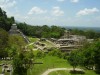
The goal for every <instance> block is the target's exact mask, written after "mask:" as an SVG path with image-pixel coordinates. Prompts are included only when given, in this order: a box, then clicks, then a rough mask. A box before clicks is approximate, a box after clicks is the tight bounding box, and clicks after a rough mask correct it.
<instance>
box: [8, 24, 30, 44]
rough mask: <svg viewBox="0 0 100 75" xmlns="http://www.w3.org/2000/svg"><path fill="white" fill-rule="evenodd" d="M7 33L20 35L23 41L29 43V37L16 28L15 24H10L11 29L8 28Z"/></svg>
mask: <svg viewBox="0 0 100 75" xmlns="http://www.w3.org/2000/svg"><path fill="white" fill-rule="evenodd" d="M9 34H10V35H19V36H22V37H23V38H24V40H25V42H27V43H29V39H28V38H27V37H26V36H25V35H24V34H23V33H22V32H21V31H20V30H19V29H18V28H17V25H16V24H12V26H11V29H10V30H9Z"/></svg>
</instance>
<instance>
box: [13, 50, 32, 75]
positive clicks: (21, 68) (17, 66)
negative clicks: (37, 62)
mask: <svg viewBox="0 0 100 75" xmlns="http://www.w3.org/2000/svg"><path fill="white" fill-rule="evenodd" d="M27 55H28V56H27ZM33 56H34V55H33V54H32V53H29V54H28V53H25V52H23V51H22V52H20V53H19V54H17V55H15V56H14V59H13V75H27V71H28V69H29V68H30V67H32V65H33V60H32V59H33V58H34V57H33Z"/></svg>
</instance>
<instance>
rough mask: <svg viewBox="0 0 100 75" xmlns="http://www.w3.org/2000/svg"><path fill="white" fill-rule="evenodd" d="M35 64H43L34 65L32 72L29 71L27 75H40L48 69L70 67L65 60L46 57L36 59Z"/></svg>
mask: <svg viewBox="0 0 100 75" xmlns="http://www.w3.org/2000/svg"><path fill="white" fill-rule="evenodd" d="M36 62H43V64H36V65H34V67H33V69H32V71H31V72H30V71H29V73H28V75H33V74H34V75H41V74H42V73H43V72H45V71H46V70H47V69H48V68H59V67H62V68H63V67H66V68H68V67H71V66H70V65H69V64H67V61H66V60H64V59H60V58H58V57H54V56H46V57H44V58H42V59H37V60H36Z"/></svg>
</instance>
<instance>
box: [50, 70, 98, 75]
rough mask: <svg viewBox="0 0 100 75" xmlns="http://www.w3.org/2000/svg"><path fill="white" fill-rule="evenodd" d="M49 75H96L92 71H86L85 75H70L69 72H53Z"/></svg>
mask: <svg viewBox="0 0 100 75" xmlns="http://www.w3.org/2000/svg"><path fill="white" fill-rule="evenodd" d="M49 75H98V74H96V73H95V72H94V71H91V70H86V71H85V74H70V73H69V71H55V72H51V73H50V74H49Z"/></svg>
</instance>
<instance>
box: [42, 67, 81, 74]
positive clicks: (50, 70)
mask: <svg viewBox="0 0 100 75" xmlns="http://www.w3.org/2000/svg"><path fill="white" fill-rule="evenodd" d="M72 69H73V68H53V69H48V70H47V71H45V72H44V73H43V74H42V75H48V74H49V73H50V72H53V71H58V70H68V71H69V70H72ZM76 70H78V71H81V70H82V69H79V68H76Z"/></svg>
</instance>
